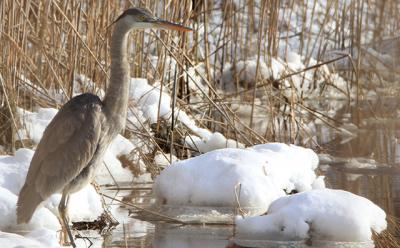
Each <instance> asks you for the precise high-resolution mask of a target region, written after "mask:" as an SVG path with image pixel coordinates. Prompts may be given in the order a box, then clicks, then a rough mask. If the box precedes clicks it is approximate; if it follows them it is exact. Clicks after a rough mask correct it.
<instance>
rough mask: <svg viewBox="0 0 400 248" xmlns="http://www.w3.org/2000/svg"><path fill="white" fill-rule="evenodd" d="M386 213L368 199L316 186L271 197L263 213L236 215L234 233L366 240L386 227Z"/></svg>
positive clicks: (253, 236) (239, 234)
mask: <svg viewBox="0 0 400 248" xmlns="http://www.w3.org/2000/svg"><path fill="white" fill-rule="evenodd" d="M385 218H386V214H385V212H384V211H383V210H382V209H381V208H380V207H378V206H377V205H375V204H374V203H373V202H371V201H370V200H368V199H366V198H364V197H361V196H358V195H355V194H352V193H350V192H347V191H343V190H333V189H319V190H310V191H307V192H303V193H299V194H295V195H291V196H286V197H282V198H279V199H278V200H276V201H274V202H273V203H272V204H271V206H270V207H269V209H268V214H267V215H264V216H256V217H249V218H246V219H242V218H241V217H239V218H237V219H236V227H237V229H236V230H237V236H238V237H240V238H243V237H245V238H247V239H249V238H250V239H260V240H268V239H272V240H277V239H278V240H302V239H306V238H312V239H315V240H330V241H368V240H371V235H372V232H371V230H374V231H376V232H378V233H379V232H381V231H383V230H385V229H386V220H385Z"/></svg>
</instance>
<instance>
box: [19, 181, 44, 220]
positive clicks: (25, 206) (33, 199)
mask: <svg viewBox="0 0 400 248" xmlns="http://www.w3.org/2000/svg"><path fill="white" fill-rule="evenodd" d="M42 201H43V199H42V197H41V196H40V194H39V193H37V192H36V190H35V187H32V186H31V187H29V186H28V185H26V184H25V185H24V187H22V189H21V192H20V193H19V196H18V202H17V223H18V224H21V223H28V222H29V221H30V220H31V218H32V215H33V213H34V212H35V210H36V208H37V207H38V206H39V204H40V203H41V202H42Z"/></svg>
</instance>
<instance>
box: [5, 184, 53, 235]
mask: <svg viewBox="0 0 400 248" xmlns="http://www.w3.org/2000/svg"><path fill="white" fill-rule="evenodd" d="M17 199H18V197H17V196H16V195H15V194H13V193H11V192H10V191H9V190H7V189H5V188H3V187H0V220H1V221H0V230H2V231H13V230H19V231H21V230H34V229H38V228H39V229H40V228H47V229H50V230H58V229H60V224H59V222H58V220H57V217H56V216H55V215H53V214H52V213H51V212H50V211H49V210H48V209H47V208H39V209H37V211H36V212H35V213H34V215H33V217H32V220H31V221H30V222H29V223H28V224H20V225H17V216H16V206H17Z"/></svg>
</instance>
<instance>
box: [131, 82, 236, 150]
mask: <svg viewBox="0 0 400 248" xmlns="http://www.w3.org/2000/svg"><path fill="white" fill-rule="evenodd" d="M130 98H131V99H134V100H135V101H136V102H137V104H138V107H139V108H140V110H141V111H142V112H143V114H144V116H145V117H146V118H147V119H148V120H149V121H150V122H151V123H157V120H158V117H160V118H163V119H166V120H169V119H170V118H171V115H172V108H171V97H170V95H169V93H167V92H165V91H161V87H160V86H152V85H149V84H148V82H147V79H144V78H131V85H130ZM175 113H176V118H177V119H178V120H179V121H180V122H182V123H183V124H184V125H185V126H186V127H187V128H189V129H190V130H191V131H192V132H193V133H195V134H196V135H190V137H187V138H186V140H185V142H186V144H188V145H189V146H190V147H192V148H193V149H198V150H199V152H202V153H204V152H208V151H211V150H215V149H219V148H227V147H244V145H243V144H241V143H238V142H236V141H234V140H231V139H227V138H225V137H224V136H223V135H222V134H221V133H218V132H216V133H212V132H210V131H209V130H207V129H205V128H200V127H198V126H197V125H196V122H195V121H194V120H193V119H192V118H190V117H189V116H188V115H187V114H186V113H185V112H184V111H183V110H181V109H179V108H176V109H175Z"/></svg>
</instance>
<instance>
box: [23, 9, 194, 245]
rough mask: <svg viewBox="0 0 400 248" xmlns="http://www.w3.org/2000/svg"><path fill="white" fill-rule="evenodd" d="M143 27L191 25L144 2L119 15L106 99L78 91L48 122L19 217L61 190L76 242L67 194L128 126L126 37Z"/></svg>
mask: <svg viewBox="0 0 400 248" xmlns="http://www.w3.org/2000/svg"><path fill="white" fill-rule="evenodd" d="M144 28H157V29H172V30H179V31H190V30H191V29H190V28H187V27H184V26H182V25H179V24H175V23H172V22H168V21H166V20H162V19H159V18H157V17H155V16H153V15H152V14H151V13H150V12H149V11H147V10H146V9H142V8H131V9H128V10H126V11H125V12H124V13H123V14H122V15H121V16H119V17H118V18H117V19H116V21H115V27H114V32H113V34H112V37H111V51H110V53H111V76H110V83H109V86H108V88H107V92H106V95H105V97H104V100H103V101H101V100H100V98H99V97H98V96H96V95H93V94H89V93H85V94H82V95H79V96H76V97H74V98H72V99H71V100H70V101H68V102H67V103H66V104H65V105H64V106H62V108H61V109H60V111H59V112H58V113H57V115H56V116H55V117H54V119H53V120H52V121H51V122H50V124H49V125H48V126H47V128H46V130H45V131H44V134H43V137H42V139H41V141H40V143H39V144H38V146H37V149H36V151H35V154H34V155H33V158H32V161H31V164H30V167H29V171H28V175H27V177H26V181H25V184H24V186H23V187H22V189H21V192H20V194H19V197H18V202H17V222H18V223H27V222H29V221H30V219H31V218H32V215H33V213H34V212H35V210H36V208H37V207H38V206H39V204H40V203H42V202H43V201H45V200H46V199H48V198H49V197H50V196H51V195H52V194H54V193H56V192H62V197H61V201H60V205H59V206H58V210H59V213H60V217H61V219H62V224H63V228H64V230H65V229H66V230H67V233H68V236H69V239H70V242H71V245H72V246H74V247H75V243H74V239H73V237H72V233H71V230H70V229H69V226H68V223H69V222H68V211H67V208H68V198H69V195H70V194H71V193H74V192H77V191H79V190H80V189H81V188H82V187H83V186H85V185H87V184H88V183H89V182H90V181H91V180H92V179H93V176H94V174H95V172H96V169H97V168H98V167H99V165H100V164H101V163H102V161H103V156H104V153H105V151H106V149H107V147H108V145H109V144H110V142H111V141H112V140H113V139H114V138H115V137H116V135H117V134H118V133H119V132H120V131H121V130H122V129H123V128H124V127H125V119H126V112H127V107H128V93H129V80H130V74H129V65H128V59H127V37H128V33H129V32H130V31H131V30H132V29H144Z"/></svg>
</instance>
